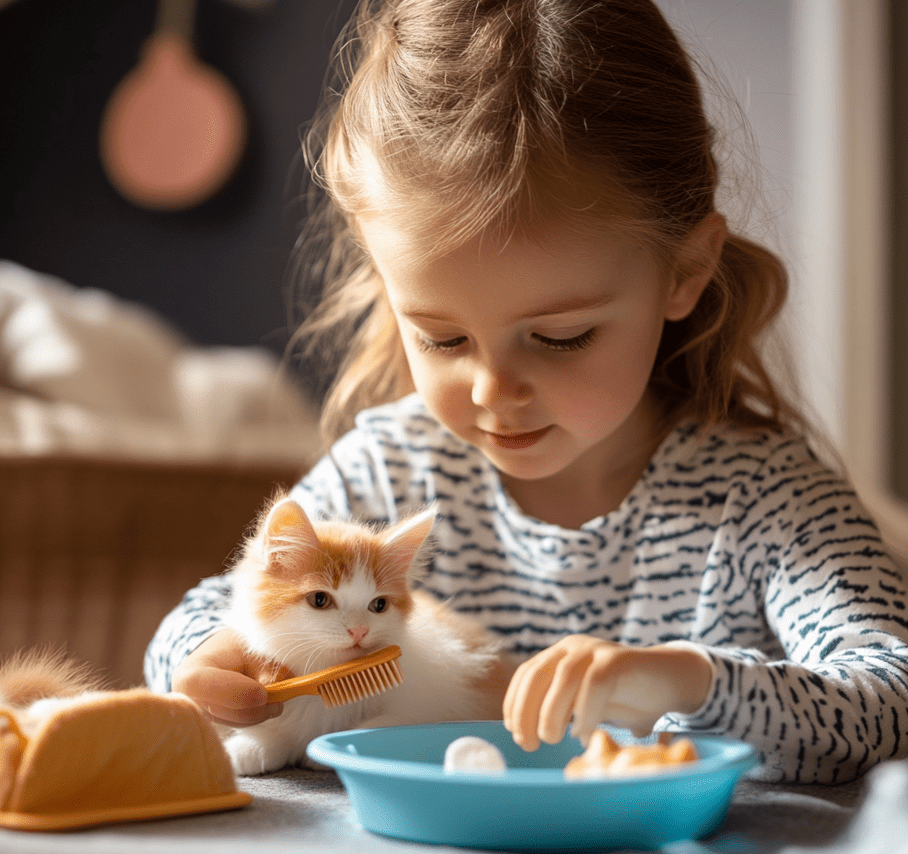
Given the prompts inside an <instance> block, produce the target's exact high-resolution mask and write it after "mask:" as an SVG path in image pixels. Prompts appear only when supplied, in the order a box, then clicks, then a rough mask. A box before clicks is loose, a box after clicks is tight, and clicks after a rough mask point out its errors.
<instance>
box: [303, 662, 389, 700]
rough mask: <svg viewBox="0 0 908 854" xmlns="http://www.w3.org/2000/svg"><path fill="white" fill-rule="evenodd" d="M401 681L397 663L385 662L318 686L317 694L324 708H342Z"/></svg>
mask: <svg viewBox="0 0 908 854" xmlns="http://www.w3.org/2000/svg"><path fill="white" fill-rule="evenodd" d="M403 681H404V674H403V671H402V670H401V669H400V665H399V664H398V663H397V661H396V660H394V661H386V662H384V663H382V664H376V665H374V666H372V667H370V668H368V669H366V670H361V671H360V672H359V673H351V674H350V675H349V676H341V677H340V678H339V679H333V680H332V681H331V682H325V683H324V684H323V685H319V688H318V693H319V696H320V697H321V698H322V702H323V703H324V704H325V705H326V706H344V705H346V704H347V703H355V702H357V701H358V700H365V699H366V697H374V696H375V695H376V694H382V693H384V692H385V691H388V690H390V689H391V688H395V687H396V686H398V685H400V683H401V682H403Z"/></svg>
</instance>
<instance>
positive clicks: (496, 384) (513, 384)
mask: <svg viewBox="0 0 908 854" xmlns="http://www.w3.org/2000/svg"><path fill="white" fill-rule="evenodd" d="M472 398H473V403H474V404H476V405H477V406H482V407H483V408H485V409H489V410H492V411H496V410H501V409H507V408H508V407H511V406H523V405H525V404H527V403H529V402H530V400H532V398H533V389H532V386H531V385H530V384H529V383H528V382H526V380H525V379H523V378H522V377H521V376H520V375H519V374H518V373H517V372H516V371H513V370H511V369H509V368H498V367H490V366H487V365H482V366H480V367H479V368H477V370H476V373H475V375H474V377H473V395H472Z"/></svg>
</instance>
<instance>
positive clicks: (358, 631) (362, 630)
mask: <svg viewBox="0 0 908 854" xmlns="http://www.w3.org/2000/svg"><path fill="white" fill-rule="evenodd" d="M347 631H348V632H349V633H350V637H351V638H353V646H356V645H357V644H358V643H359V642H360V641H361V640H362V639H363V638H364V637H365V636H366V635H367V634H369V629H368V628H367V627H366V626H357V627H356V628H354V629H347Z"/></svg>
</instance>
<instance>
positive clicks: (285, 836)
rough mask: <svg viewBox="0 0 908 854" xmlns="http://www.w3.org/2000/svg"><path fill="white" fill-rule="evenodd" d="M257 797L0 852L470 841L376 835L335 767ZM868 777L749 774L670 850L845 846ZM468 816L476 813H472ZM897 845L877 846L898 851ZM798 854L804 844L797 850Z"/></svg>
mask: <svg viewBox="0 0 908 854" xmlns="http://www.w3.org/2000/svg"><path fill="white" fill-rule="evenodd" d="M239 785H240V788H242V789H244V790H246V791H248V792H250V793H251V794H252V795H253V796H254V800H253V802H252V804H251V805H250V806H248V807H245V808H244V809H241V810H236V811H232V812H222V813H214V814H210V815H200V816H189V817H185V818H179V819H166V820H162V821H153V822H142V823H136V824H122V825H111V826H107V827H101V828H96V829H93V830H84V831H78V832H72V833H60V834H46V833H28V832H16V831H9V830H0V852H2V854H36V852H40V853H41V854H145V852H148V854H165V852H166V854H238V852H254V851H262V852H266V854H283V852H306V854H317V852H331V854H339V853H340V852H343V854H351V852H355V854H366V852H368V854H372V852H376V854H385V852H389V854H394V853H395V852H396V854H401V853H402V852H417V851H419V852H423V854H425V852H433V854H448V852H461V854H462V852H463V851H464V850H465V849H462V848H451V847H447V846H426V845H420V844H418V843H410V842H402V841H399V840H395V839H389V838H385V837H381V836H377V835H375V834H372V833H370V832H368V831H366V830H363V829H362V828H361V827H359V825H358V824H357V822H356V816H355V814H354V812H353V809H352V807H351V806H350V801H349V799H348V798H347V795H346V792H345V791H344V788H343V786H342V784H341V782H340V780H339V779H338V777H337V776H336V775H335V774H334V772H331V771H309V770H303V769H297V768H294V769H286V770H284V771H281V772H279V773H276V774H270V775H267V776H264V777H252V778H242V779H241V780H240V783H239ZM866 788H867V786H866V784H865V782H864V781H857V782H854V783H849V784H846V785H843V786H837V787H825V786H797V785H790V786H789V785H784V786H780V785H770V784H764V783H757V782H750V781H746V780H745V781H742V782H741V783H740V784H739V786H738V788H737V790H736V792H735V797H734V800H733V802H732V805H731V808H730V809H729V812H728V816H727V819H726V821H725V823H724V825H723V826H722V828H721V829H720V830H719V832H718V833H717V834H715V835H714V836H712V837H710V838H708V839H705V840H701V841H700V842H698V843H675V844H673V845H671V846H667V847H666V848H664V849H663V851H664V852H666V854H705V852H724V854H767V852H778V851H780V850H782V849H785V848H790V849H791V851H790V852H786V854H794V848H795V847H798V846H826V849H827V850H830V851H832V850H835V851H837V852H838V851H842V852H845V851H848V852H849V854H850V851H851V849H850V848H848V847H847V846H846V847H845V848H844V849H843V848H842V847H841V846H842V843H841V839H842V837H843V833H845V832H847V830H848V829H849V822H850V821H851V820H852V817H853V815H854V814H855V812H856V811H857V808H858V804H859V803H860V801H861V798H862V792H863V791H864V790H865V789H866ZM465 820H469V817H468V816H465ZM895 850H896V849H895V848H892V847H891V846H890V847H889V848H883V849H880V852H881V854H894V852H895ZM798 854H800V851H799V852H798Z"/></svg>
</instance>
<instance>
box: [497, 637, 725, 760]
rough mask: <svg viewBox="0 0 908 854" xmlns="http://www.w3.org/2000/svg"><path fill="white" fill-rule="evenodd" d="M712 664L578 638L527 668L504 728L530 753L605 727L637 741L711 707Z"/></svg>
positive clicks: (507, 702) (666, 650)
mask: <svg viewBox="0 0 908 854" xmlns="http://www.w3.org/2000/svg"><path fill="white" fill-rule="evenodd" d="M712 680H713V673H712V665H711V664H710V663H709V661H708V659H707V658H706V657H705V656H704V655H701V654H700V653H698V652H697V651H696V650H693V649H690V648H687V647H683V646H677V647H673V646H651V647H630V646H624V645H623V644H619V643H612V642H610V641H605V640H601V639H599V638H594V637H589V636H588V635H571V636H569V637H566V638H563V639H562V640H560V641H558V643H556V644H554V645H553V646H551V647H549V648H548V649H547V650H544V651H543V652H540V653H539V654H537V655H535V656H534V657H533V658H531V659H529V661H525V662H524V663H523V664H521V665H520V667H519V668H518V669H517V672H516V673H515V674H514V678H513V679H512V680H511V683H510V685H509V686H508V691H507V694H506V695H505V699H504V709H503V711H504V725H505V727H506V728H507V729H508V731H509V732H510V733H511V734H512V735H513V736H514V741H516V742H517V744H519V745H520V746H521V747H522V748H523V749H524V750H536V749H537V748H538V747H539V742H540V740H542V741H544V742H546V743H548V744H555V743H557V742H558V741H560V740H561V739H562V738H563V737H564V733H565V731H566V729H567V725H568V722H569V721H570V719H571V716H573V718H574V723H573V727H572V732H573V734H574V735H575V736H577V737H578V738H579V739H580V740H581V741H582V742H583V744H584V745H586V744H587V743H588V741H589V738H590V736H591V735H592V734H593V730H594V729H596V727H597V726H598V725H599V724H600V723H608V724H612V725H615V726H620V727H626V728H628V729H630V730H632V731H633V733H634V735H636V736H638V737H639V736H644V735H647V734H649V733H650V732H651V731H652V728H653V725H654V724H655V723H656V721H657V720H659V718H660V717H662V715H664V714H665V713H666V712H680V713H682V714H690V713H692V712H695V711H696V710H697V709H698V708H700V706H702V705H703V703H704V702H705V701H706V698H707V696H708V695H709V691H710V689H711V687H712Z"/></svg>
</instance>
